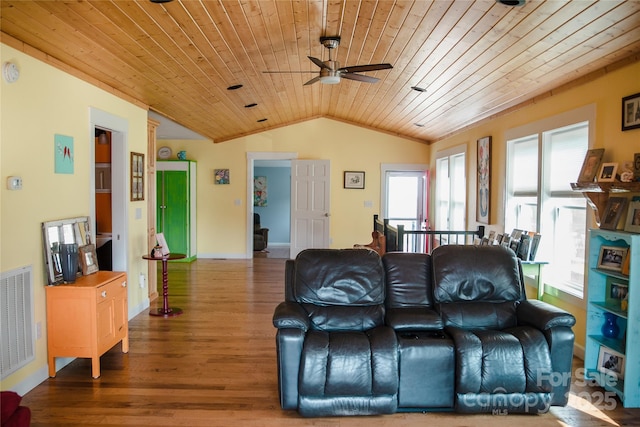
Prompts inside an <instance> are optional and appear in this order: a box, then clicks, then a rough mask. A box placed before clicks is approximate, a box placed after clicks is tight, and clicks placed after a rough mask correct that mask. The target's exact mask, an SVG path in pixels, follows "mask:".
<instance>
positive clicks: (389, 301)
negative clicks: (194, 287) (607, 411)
mask: <svg viewBox="0 0 640 427" xmlns="http://www.w3.org/2000/svg"><path fill="white" fill-rule="evenodd" d="M273 324H274V326H275V327H276V328H277V334H276V346H277V363H278V388H279V394H280V403H281V406H282V408H283V409H295V410H297V411H298V412H299V413H300V414H301V415H303V416H308V417H319V416H336V415H374V414H388V413H394V412H400V411H457V412H463V413H500V414H505V413H530V414H537V413H544V412H547V411H548V410H549V407H550V406H552V405H555V406H564V405H566V403H567V398H568V392H569V386H570V378H571V375H570V373H571V361H572V357H573V341H574V335H573V331H572V330H571V328H572V326H573V325H574V324H575V318H574V317H573V316H572V315H571V314H569V313H567V312H565V311H563V310H560V309H558V308H556V307H554V306H551V305H549V304H546V303H544V302H541V301H538V300H527V299H526V295H525V291H524V282H523V276H522V269H521V265H520V261H519V260H518V258H517V257H516V256H515V254H514V253H513V251H511V250H510V249H507V248H503V247H498V246H457V245H450V246H441V247H438V248H436V249H435V250H434V251H433V253H432V254H431V255H427V254H416V253H400V252H391V253H387V254H385V255H384V256H383V257H382V258H381V257H380V256H379V255H378V254H377V253H376V252H374V251H371V250H368V249H344V250H340V249H309V250H305V251H303V252H301V253H300V254H299V255H298V256H297V257H296V259H295V260H288V261H287V264H286V274H285V300H284V301H283V302H282V303H280V304H279V305H278V307H277V308H276V310H275V313H274V316H273Z"/></svg>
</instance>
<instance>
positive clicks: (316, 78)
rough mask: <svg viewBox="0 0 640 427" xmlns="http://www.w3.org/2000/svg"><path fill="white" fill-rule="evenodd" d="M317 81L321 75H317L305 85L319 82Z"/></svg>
mask: <svg viewBox="0 0 640 427" xmlns="http://www.w3.org/2000/svg"><path fill="white" fill-rule="evenodd" d="M317 81H320V76H316V77H314V78H312V79H311V80H309V81H308V82H306V83H305V84H304V85H305V86H308V85H312V84H314V83H315V82H317Z"/></svg>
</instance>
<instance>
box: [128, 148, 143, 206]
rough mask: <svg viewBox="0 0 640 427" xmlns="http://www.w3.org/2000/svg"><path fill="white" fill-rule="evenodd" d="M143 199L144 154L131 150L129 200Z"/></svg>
mask: <svg viewBox="0 0 640 427" xmlns="http://www.w3.org/2000/svg"><path fill="white" fill-rule="evenodd" d="M139 200H144V154H142V153H134V152H131V201H132V202H135V201H139Z"/></svg>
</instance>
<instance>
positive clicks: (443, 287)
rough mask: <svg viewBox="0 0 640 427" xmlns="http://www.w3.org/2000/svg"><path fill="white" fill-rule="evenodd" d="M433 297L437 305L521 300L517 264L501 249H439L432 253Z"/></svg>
mask: <svg viewBox="0 0 640 427" xmlns="http://www.w3.org/2000/svg"><path fill="white" fill-rule="evenodd" d="M431 260H432V263H433V277H434V298H435V301H436V302H437V303H439V304H446V303H451V302H468V301H476V302H477V301H486V302H501V301H521V300H523V299H524V298H525V294H524V287H523V284H522V279H521V278H522V274H521V270H520V264H519V263H518V259H517V258H516V255H515V253H514V252H513V251H512V250H511V249H508V248H505V247H502V246H470V245H469V246H459V245H447V246H439V247H437V248H435V249H434V250H433V253H432V256H431Z"/></svg>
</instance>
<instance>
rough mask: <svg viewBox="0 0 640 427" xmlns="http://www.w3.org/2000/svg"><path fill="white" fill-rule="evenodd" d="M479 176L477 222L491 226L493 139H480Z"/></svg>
mask: <svg viewBox="0 0 640 427" xmlns="http://www.w3.org/2000/svg"><path fill="white" fill-rule="evenodd" d="M477 156H478V176H477V194H476V222H478V223H480V224H489V220H490V217H491V137H490V136H485V137H482V138H480V139H478V142H477Z"/></svg>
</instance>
